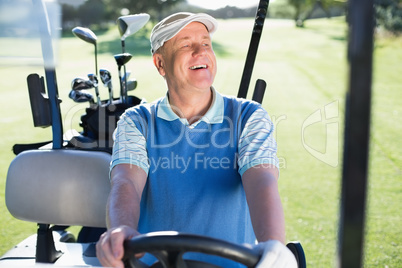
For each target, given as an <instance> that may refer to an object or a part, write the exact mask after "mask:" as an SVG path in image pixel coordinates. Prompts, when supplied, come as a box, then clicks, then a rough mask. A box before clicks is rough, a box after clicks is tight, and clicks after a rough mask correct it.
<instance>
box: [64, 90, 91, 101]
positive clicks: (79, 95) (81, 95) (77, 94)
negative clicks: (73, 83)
mask: <svg viewBox="0 0 402 268" xmlns="http://www.w3.org/2000/svg"><path fill="white" fill-rule="evenodd" d="M68 97H69V98H70V99H72V100H73V101H74V102H78V103H80V102H91V103H93V101H94V97H93V96H92V94H90V93H87V92H82V91H79V90H74V89H72V90H71V91H70V93H69V94H68Z"/></svg>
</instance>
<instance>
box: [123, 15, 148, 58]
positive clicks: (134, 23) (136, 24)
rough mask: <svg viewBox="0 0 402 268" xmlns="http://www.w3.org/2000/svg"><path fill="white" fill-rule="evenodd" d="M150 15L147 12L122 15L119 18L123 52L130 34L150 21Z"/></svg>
mask: <svg viewBox="0 0 402 268" xmlns="http://www.w3.org/2000/svg"><path fill="white" fill-rule="evenodd" d="M149 18H150V16H149V15H148V14H146V13H141V14H135V15H127V16H121V17H119V18H118V19H117V21H116V23H117V27H118V29H119V32H120V36H121V47H122V53H124V52H126V51H125V40H126V38H127V37H128V36H130V35H132V34H135V33H136V32H138V30H140V29H141V28H142V27H144V25H145V24H146V23H147V22H148V20H149Z"/></svg>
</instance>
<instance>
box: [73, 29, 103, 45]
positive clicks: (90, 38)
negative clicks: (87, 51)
mask: <svg viewBox="0 0 402 268" xmlns="http://www.w3.org/2000/svg"><path fill="white" fill-rule="evenodd" d="M72 31H73V34H74V35H75V36H77V37H78V38H80V39H82V40H84V41H85V42H88V43H90V44H93V45H96V40H97V39H98V38H97V37H96V35H95V34H94V32H92V31H91V30H90V29H88V28H84V27H75V28H74V29H73V30H72Z"/></svg>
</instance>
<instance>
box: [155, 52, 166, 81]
mask: <svg viewBox="0 0 402 268" xmlns="http://www.w3.org/2000/svg"><path fill="white" fill-rule="evenodd" d="M152 58H153V61H154V65H155V67H156V69H157V70H158V72H159V74H160V75H161V76H163V77H164V76H165V69H164V68H165V64H164V60H163V57H162V55H161V54H160V53H155V54H154V55H153V56H152Z"/></svg>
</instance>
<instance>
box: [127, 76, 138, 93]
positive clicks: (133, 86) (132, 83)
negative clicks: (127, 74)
mask: <svg viewBox="0 0 402 268" xmlns="http://www.w3.org/2000/svg"><path fill="white" fill-rule="evenodd" d="M136 88H137V80H136V79H134V80H129V81H127V91H132V90H134V89H136Z"/></svg>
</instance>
